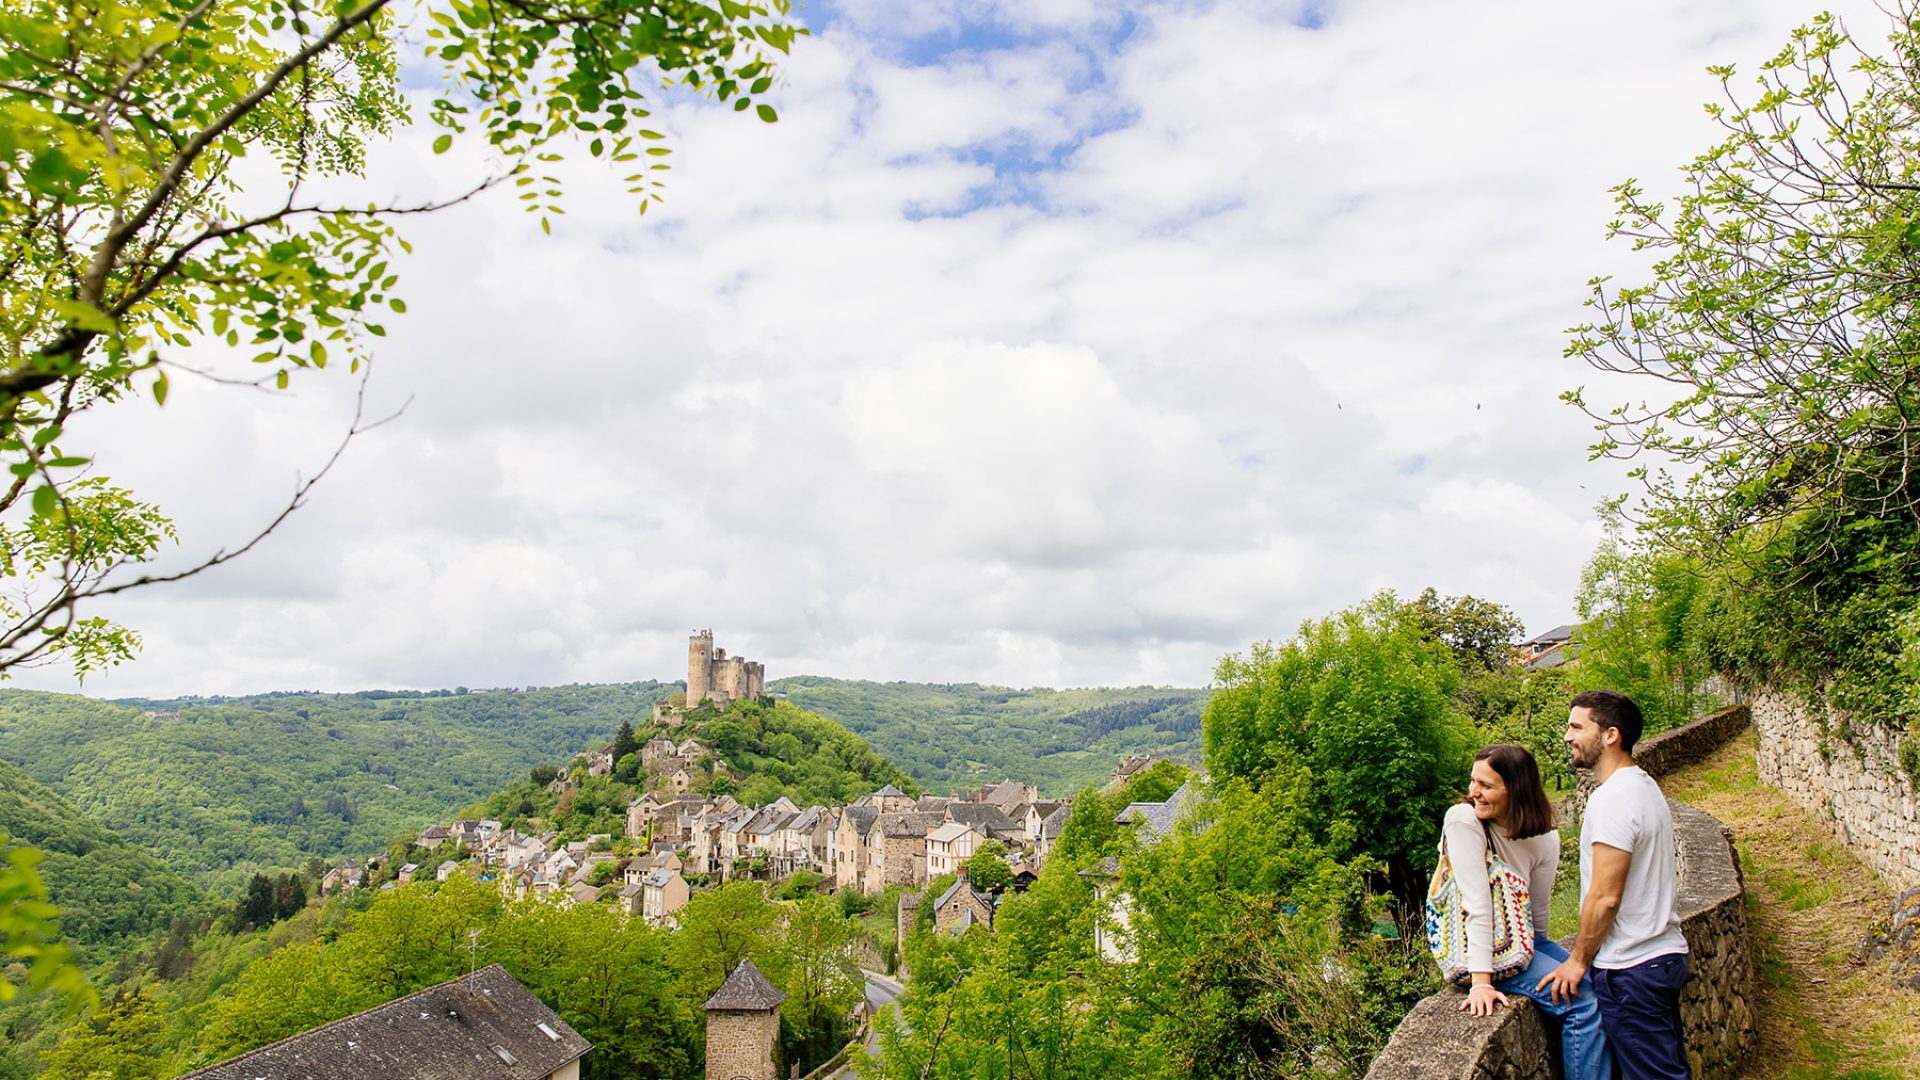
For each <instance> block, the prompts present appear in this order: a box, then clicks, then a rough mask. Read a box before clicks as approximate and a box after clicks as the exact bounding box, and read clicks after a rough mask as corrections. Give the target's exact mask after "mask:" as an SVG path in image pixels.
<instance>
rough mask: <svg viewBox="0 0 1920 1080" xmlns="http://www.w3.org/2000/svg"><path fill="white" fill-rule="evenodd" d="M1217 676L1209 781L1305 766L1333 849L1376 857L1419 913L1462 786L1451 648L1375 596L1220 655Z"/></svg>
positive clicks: (1464, 756) (1463, 763)
mask: <svg viewBox="0 0 1920 1080" xmlns="http://www.w3.org/2000/svg"><path fill="white" fill-rule="evenodd" d="M1214 681H1215V682H1216V683H1217V684H1218V686H1219V688H1220V689H1219V692H1218V693H1216V694H1215V695H1214V697H1213V699H1212V700H1211V701H1209V702H1208V703H1207V711H1206V714H1205V718H1204V720H1203V725H1204V731H1205V735H1206V748H1207V765H1208V768H1209V770H1210V771H1211V773H1212V775H1213V777H1214V780H1215V781H1216V782H1221V781H1225V780H1230V779H1235V778H1238V779H1244V780H1247V781H1249V782H1252V783H1256V784H1257V783H1260V782H1261V781H1262V778H1264V777H1265V776H1266V775H1267V774H1268V773H1269V772H1271V771H1272V770H1274V769H1276V768H1287V769H1293V768H1305V769H1308V770H1310V773H1311V777H1312V780H1311V782H1312V784H1313V785H1314V790H1315V799H1316V800H1317V801H1318V803H1319V805H1320V807H1321V811H1322V814H1323V815H1324V817H1325V819H1326V820H1327V821H1329V822H1333V823H1339V824H1342V825H1344V826H1345V827H1347V828H1350V830H1351V832H1350V834H1349V835H1350V837H1351V840H1350V842H1349V843H1348V844H1347V845H1346V846H1345V848H1344V849H1343V850H1341V851H1339V852H1338V853H1337V854H1338V855H1339V856H1341V857H1342V858H1345V857H1350V856H1353V855H1359V854H1365V855H1369V856H1371V857H1373V858H1374V859H1377V860H1379V862H1380V864H1381V865H1382V866H1384V867H1385V868H1386V871H1387V876H1388V881H1389V884H1390V887H1391V888H1392V891H1393V893H1394V895H1396V896H1397V897H1399V898H1400V900H1401V902H1402V904H1403V905H1404V906H1406V908H1407V910H1409V911H1411V910H1413V909H1415V908H1417V907H1418V903H1419V898H1420V897H1421V895H1422V894H1423V893H1424V892H1425V888H1426V881H1425V880H1424V874H1425V871H1426V870H1427V869H1428V868H1429V867H1431V866H1432V865H1433V862H1434V851H1435V848H1436V845H1437V843H1438V840H1439V830H1440V818H1441V816H1442V815H1443V814H1444V813H1445V812H1446V809H1447V807H1448V805H1450V804H1451V803H1452V802H1453V800H1454V798H1455V797H1456V796H1457V795H1458V793H1459V792H1460V791H1461V790H1462V789H1463V788H1464V787H1465V784H1466V776H1467V768H1468V752H1467V751H1468V745H1467V744H1468V742H1469V740H1470V736H1469V733H1468V731H1467V728H1466V726H1465V724H1464V722H1463V721H1462V720H1461V718H1460V716H1459V714H1458V712H1457V711H1456V707H1455V704H1454V694H1455V691H1456V690H1457V689H1458V688H1459V684H1460V676H1459V670H1458V667H1457V665H1456V663H1455V660H1454V657H1453V655H1452V650H1451V647H1450V646H1448V645H1447V644H1445V643H1444V642H1442V641H1439V640H1436V639H1434V638H1430V637H1428V636H1427V635H1426V633H1425V632H1424V631H1423V630H1422V628H1421V626H1420V625H1419V624H1418V623H1417V622H1416V621H1415V620H1414V619H1412V618H1410V617H1409V616H1408V614H1407V612H1406V610H1405V608H1404V607H1403V606H1402V605H1401V604H1400V603H1399V602H1397V601H1396V600H1394V599H1393V598H1392V596H1391V595H1382V596H1379V597H1376V598H1375V599H1374V600H1372V601H1371V602H1369V603H1368V604H1366V605H1364V606H1362V607H1359V608H1354V609H1350V610H1347V611H1343V612H1340V613H1339V614H1336V615H1333V616H1330V617H1328V618H1325V619H1321V620H1318V621H1312V622H1307V623H1305V624H1303V625H1302V626H1301V627H1300V631H1299V633H1298V634H1296V635H1295V636H1294V637H1293V638H1292V639H1291V640H1288V641H1286V642H1283V643H1280V644H1277V645H1276V644H1273V643H1271V642H1261V643H1257V644H1255V645H1254V646H1253V647H1252V649H1250V650H1249V651H1248V652H1247V653H1246V654H1245V655H1240V654H1235V655H1230V656H1228V657H1226V658H1225V659H1223V660H1221V661H1220V664H1219V667H1218V668H1217V669H1216V670H1215V673H1214Z"/></svg>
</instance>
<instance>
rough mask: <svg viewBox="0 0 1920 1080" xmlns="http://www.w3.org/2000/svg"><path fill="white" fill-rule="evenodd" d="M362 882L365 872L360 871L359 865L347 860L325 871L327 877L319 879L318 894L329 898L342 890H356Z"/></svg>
mask: <svg viewBox="0 0 1920 1080" xmlns="http://www.w3.org/2000/svg"><path fill="white" fill-rule="evenodd" d="M364 880H366V872H365V871H363V870H361V869H360V864H359V863H357V862H354V861H353V860H352V859H348V860H347V861H345V862H343V863H341V864H340V865H339V866H336V867H334V868H333V869H331V870H329V871H327V876H325V877H323V878H321V879H320V893H321V895H323V896H331V895H333V894H334V893H337V892H339V891H340V890H342V889H354V888H358V887H359V886H360V883H361V882H362V881H364Z"/></svg>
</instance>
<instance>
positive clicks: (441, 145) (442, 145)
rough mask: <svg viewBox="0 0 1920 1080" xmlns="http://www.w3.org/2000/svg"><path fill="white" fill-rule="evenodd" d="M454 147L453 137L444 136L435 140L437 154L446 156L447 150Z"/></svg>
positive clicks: (434, 145) (434, 146)
mask: <svg viewBox="0 0 1920 1080" xmlns="http://www.w3.org/2000/svg"><path fill="white" fill-rule="evenodd" d="M452 145H453V136H452V135H442V136H440V137H439V138H437V139H435V140H433V152H434V153H436V154H444V153H446V152H447V148H448V147H450V146H452Z"/></svg>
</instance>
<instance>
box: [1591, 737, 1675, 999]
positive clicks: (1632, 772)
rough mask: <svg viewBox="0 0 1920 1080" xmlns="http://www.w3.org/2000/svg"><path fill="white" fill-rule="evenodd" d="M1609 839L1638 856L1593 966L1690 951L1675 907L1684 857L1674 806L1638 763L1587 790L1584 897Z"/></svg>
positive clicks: (1623, 964) (1610, 843) (1628, 964)
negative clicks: (1676, 840)
mask: <svg viewBox="0 0 1920 1080" xmlns="http://www.w3.org/2000/svg"><path fill="white" fill-rule="evenodd" d="M1596 843H1598V844H1605V845H1607V846H1608V847H1613V848H1619V849H1620V850H1621V851H1625V852H1628V853H1629V854H1631V855H1632V856H1633V861H1632V862H1631V863H1630V864H1629V865H1628V867H1627V887H1626V891H1625V892H1624V893H1622V894H1621V896H1620V911H1619V913H1618V914H1617V915H1615V916H1614V919H1613V929H1612V930H1611V931H1609V932H1608V933H1607V936H1606V939H1605V940H1603V941H1602V942H1600V951H1599V952H1597V953H1595V954H1594V957H1593V966H1595V967H1599V968H1608V969H1613V968H1624V967H1632V966H1633V965H1635V964H1641V963H1645V962H1646V961H1648V960H1652V959H1653V958H1654V957H1657V956H1667V955H1669V954H1672V953H1684V952H1686V951H1687V939H1686V937H1685V936H1683V935H1682V934H1681V933H1680V917H1679V916H1678V915H1676V914H1675V913H1674V910H1673V896H1674V892H1675V890H1676V889H1677V888H1678V887H1679V881H1680V875H1679V872H1678V869H1679V867H1678V858H1677V856H1676V854H1675V852H1674V846H1673V811H1672V810H1671V809H1669V808H1668V806H1667V799H1666V796H1664V795H1662V794H1660V785H1659V784H1656V783H1654V781H1653V777H1651V776H1648V775H1647V771H1646V770H1645V769H1642V768H1641V767H1639V766H1638V765H1629V766H1627V767H1626V768H1624V769H1620V770H1618V771H1616V772H1615V773H1614V774H1613V775H1612V776H1609V777H1607V782H1606V783H1604V784H1601V785H1600V786H1599V787H1597V788H1595V789H1594V791H1593V794H1591V795H1589V796H1587V811H1586V816H1585V817H1584V818H1582V819H1581V822H1580V903H1581V904H1582V905H1583V906H1584V905H1585V904H1586V902H1587V890H1589V889H1590V888H1592V887H1593V845H1594V844H1596Z"/></svg>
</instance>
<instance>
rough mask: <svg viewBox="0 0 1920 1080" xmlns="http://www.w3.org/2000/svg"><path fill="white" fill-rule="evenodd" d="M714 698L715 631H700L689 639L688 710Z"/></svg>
mask: <svg viewBox="0 0 1920 1080" xmlns="http://www.w3.org/2000/svg"><path fill="white" fill-rule="evenodd" d="M712 696H713V631H711V630H700V631H697V632H695V633H694V635H693V636H692V637H690V638H688V639H687V708H689V709H691V708H694V707H695V706H697V705H699V704H700V701H701V699H702V698H709V697H712Z"/></svg>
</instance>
